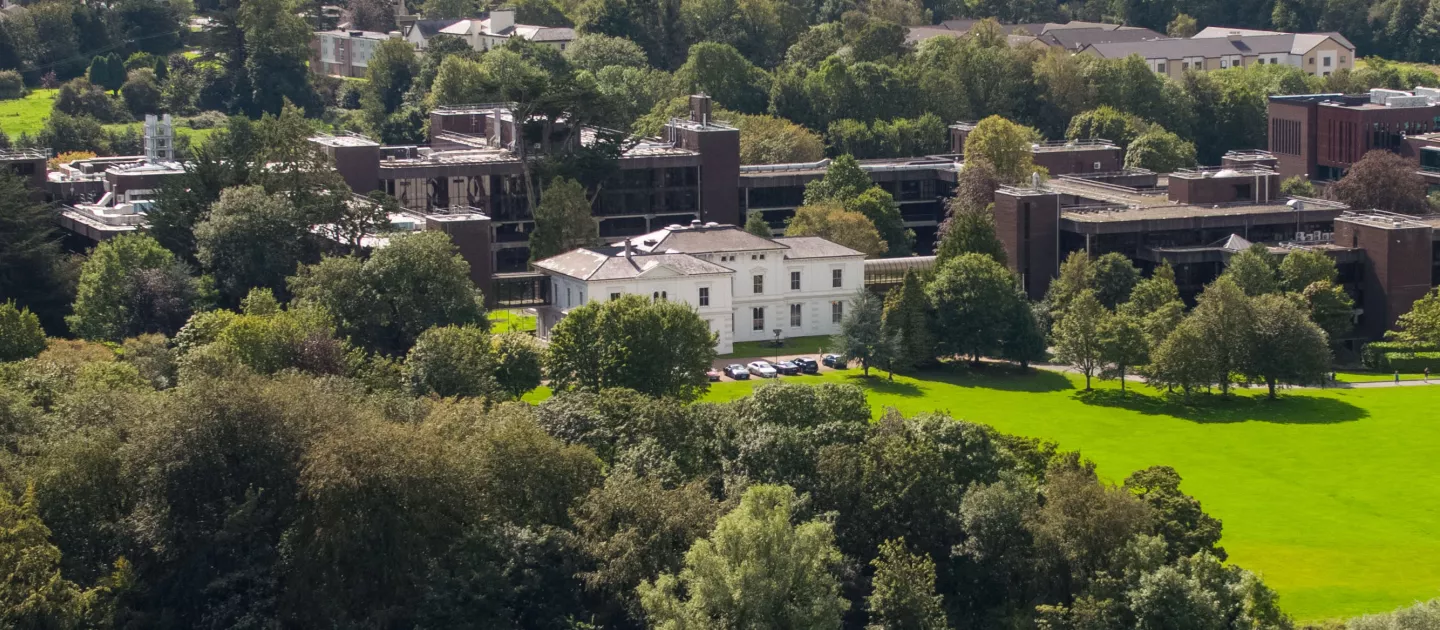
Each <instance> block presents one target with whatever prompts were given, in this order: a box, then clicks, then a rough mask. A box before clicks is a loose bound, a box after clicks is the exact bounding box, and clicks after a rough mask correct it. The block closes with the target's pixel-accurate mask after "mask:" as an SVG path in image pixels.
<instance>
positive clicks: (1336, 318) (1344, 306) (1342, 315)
mask: <svg viewBox="0 0 1440 630" xmlns="http://www.w3.org/2000/svg"><path fill="white" fill-rule="evenodd" d="M1300 296H1301V297H1302V298H1304V300H1305V303H1306V304H1307V305H1308V306H1309V307H1310V321H1313V322H1315V324H1316V325H1317V326H1319V327H1320V329H1321V330H1323V331H1325V337H1326V338H1327V339H1329V340H1330V343H1331V344H1338V343H1339V342H1340V340H1342V339H1346V338H1348V337H1349V336H1350V332H1351V330H1353V329H1354V328H1355V301H1354V300H1352V299H1350V295H1349V294H1348V293H1346V292H1345V289H1344V288H1343V287H1340V286H1337V285H1336V284H1334V283H1332V282H1329V281H1326V280H1321V281H1319V282H1313V283H1311V284H1310V285H1309V286H1307V287H1305V290H1304V291H1302V292H1301V293H1300Z"/></svg>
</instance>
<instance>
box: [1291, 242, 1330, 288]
mask: <svg viewBox="0 0 1440 630" xmlns="http://www.w3.org/2000/svg"><path fill="white" fill-rule="evenodd" d="M1338 275H1339V272H1338V271H1337V270H1336V269H1335V261H1334V260H1333V259H1331V258H1330V257H1329V256H1326V255H1325V254H1324V253H1321V252H1318V251H1315V250H1310V249H1292V250H1290V251H1289V252H1288V253H1286V254H1285V258H1283V259H1281V260H1280V288H1281V289H1284V290H1286V291H1291V292H1295V293H1299V292H1302V291H1304V290H1305V288H1306V287H1308V286H1310V285H1312V284H1314V283H1316V282H1328V283H1330V284H1334V283H1335V279H1336V277H1338Z"/></svg>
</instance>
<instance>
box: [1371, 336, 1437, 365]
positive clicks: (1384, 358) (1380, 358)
mask: <svg viewBox="0 0 1440 630" xmlns="http://www.w3.org/2000/svg"><path fill="white" fill-rule="evenodd" d="M1437 350H1440V348H1437V347H1436V346H1433V345H1431V344H1425V343H1409V342H1404V341H1375V342H1371V343H1368V344H1365V349H1363V350H1361V351H1360V362H1361V363H1363V364H1364V365H1365V367H1367V368H1370V369H1372V370H1381V371H1389V370H1390V369H1392V368H1391V367H1390V360H1389V355H1391V354H1398V355H1402V356H1408V355H1411V354H1414V353H1416V352H1435V351H1437Z"/></svg>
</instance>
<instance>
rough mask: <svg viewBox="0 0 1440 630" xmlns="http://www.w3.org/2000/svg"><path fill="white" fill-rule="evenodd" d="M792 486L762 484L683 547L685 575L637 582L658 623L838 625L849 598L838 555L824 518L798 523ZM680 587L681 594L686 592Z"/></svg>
mask: <svg viewBox="0 0 1440 630" xmlns="http://www.w3.org/2000/svg"><path fill="white" fill-rule="evenodd" d="M794 504H795V491H794V490H792V489H790V488H789V487H787V486H769V485H757V486H752V487H751V488H749V489H747V490H746V491H745V494H744V496H743V497H741V499H740V506H739V507H737V508H735V510H734V511H732V512H730V513H729V514H726V515H725V516H722V517H720V520H719V521H717V522H716V523H715V531H714V532H713V533H712V534H711V535H710V537H709V538H706V539H702V540H699V541H696V542H695V544H694V546H692V547H691V548H690V551H689V552H687V553H686V554H685V568H684V569H682V570H681V571H680V574H679V575H678V576H677V575H674V574H671V573H664V574H661V575H660V577H659V579H657V580H655V581H654V582H653V583H652V582H649V581H647V582H644V583H642V584H641V585H640V601H641V604H642V605H643V606H644V608H645V614H646V616H647V617H648V618H649V620H650V622H651V623H652V624H653V625H654V626H655V627H657V628H671V629H677V630H678V629H679V628H690V627H697V628H698V627H719V628H732V629H737V630H738V629H740V628H755V629H763V628H777V629H778V628H796V629H815V630H818V629H820V628H834V627H837V626H839V625H840V616H841V615H842V614H843V613H844V612H845V609H846V608H847V607H848V604H847V603H846V602H845V600H844V599H842V598H841V597H840V596H839V590H840V584H839V581H838V580H836V579H835V576H834V575H833V574H832V573H831V570H832V567H834V566H835V565H837V564H838V563H839V562H840V560H841V556H840V552H839V551H837V550H836V549H835V544H834V542H833V540H834V534H833V533H832V531H831V527H830V525H829V524H828V523H825V522H824V521H818V520H817V521H810V522H806V523H802V524H800V525H795V524H793V523H792V522H791V518H792V514H793V513H794V509H795V507H794ZM682 589H683V594H682Z"/></svg>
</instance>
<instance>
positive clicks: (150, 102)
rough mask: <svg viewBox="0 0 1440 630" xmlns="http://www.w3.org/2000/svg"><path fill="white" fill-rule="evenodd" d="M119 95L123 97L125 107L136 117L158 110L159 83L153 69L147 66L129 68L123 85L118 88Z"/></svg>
mask: <svg viewBox="0 0 1440 630" xmlns="http://www.w3.org/2000/svg"><path fill="white" fill-rule="evenodd" d="M120 96H121V97H123V98H124V99H125V108H126V109H128V110H130V114H131V115H132V116H135V117H136V118H140V117H142V116H144V115H146V114H154V113H156V112H159V111H160V96H161V94H160V83H159V82H158V81H157V80H156V79H155V71H154V70H151V69H149V68H142V69H139V70H131V71H130V76H129V77H128V78H126V80H125V85H124V86H122V87H121V88H120Z"/></svg>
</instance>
